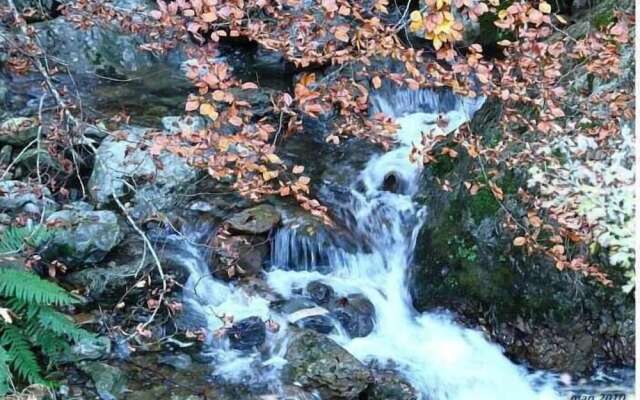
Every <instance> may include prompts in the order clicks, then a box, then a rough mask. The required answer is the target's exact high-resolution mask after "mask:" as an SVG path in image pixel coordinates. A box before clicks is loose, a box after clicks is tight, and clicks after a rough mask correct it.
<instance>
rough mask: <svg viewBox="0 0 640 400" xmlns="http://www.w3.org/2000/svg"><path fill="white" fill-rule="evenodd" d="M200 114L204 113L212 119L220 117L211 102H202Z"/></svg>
mask: <svg viewBox="0 0 640 400" xmlns="http://www.w3.org/2000/svg"><path fill="white" fill-rule="evenodd" d="M200 114H202V115H204V116H205V117H209V118H211V120H212V121H215V120H216V119H218V112H217V111H216V109H215V107H213V106H212V105H211V104H207V103H203V104H200Z"/></svg>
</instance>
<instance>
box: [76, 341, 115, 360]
mask: <svg viewBox="0 0 640 400" xmlns="http://www.w3.org/2000/svg"><path fill="white" fill-rule="evenodd" d="M109 353H111V340H109V338H108V337H105V336H99V337H89V338H83V339H81V340H80V341H79V342H77V343H76V344H74V345H73V347H72V348H71V358H72V360H73V361H82V360H98V359H100V358H104V357H107V356H108V355H109Z"/></svg>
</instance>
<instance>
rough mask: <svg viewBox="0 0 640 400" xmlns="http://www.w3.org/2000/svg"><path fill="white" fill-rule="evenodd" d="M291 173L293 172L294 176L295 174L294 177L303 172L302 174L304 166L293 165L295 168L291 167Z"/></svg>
mask: <svg viewBox="0 0 640 400" xmlns="http://www.w3.org/2000/svg"><path fill="white" fill-rule="evenodd" d="M291 172H293V173H294V174H296V175H299V174H301V173H303V172H304V166H302V165H295V166H294V167H293V169H292V170H291Z"/></svg>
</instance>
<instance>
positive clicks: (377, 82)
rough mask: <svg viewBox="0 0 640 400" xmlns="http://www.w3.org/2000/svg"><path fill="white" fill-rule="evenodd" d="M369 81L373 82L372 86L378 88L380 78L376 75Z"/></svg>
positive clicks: (380, 84) (380, 83) (380, 82)
mask: <svg viewBox="0 0 640 400" xmlns="http://www.w3.org/2000/svg"><path fill="white" fill-rule="evenodd" d="M371 83H373V87H374V88H376V89H379V88H380V86H382V80H381V79H380V77H379V76H377V75H376V76H374V77H373V79H372V80H371Z"/></svg>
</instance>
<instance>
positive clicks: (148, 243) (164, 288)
mask: <svg viewBox="0 0 640 400" xmlns="http://www.w3.org/2000/svg"><path fill="white" fill-rule="evenodd" d="M111 196H112V197H113V200H114V201H115V203H116V204H117V205H118V207H119V208H120V210H122V213H123V214H124V216H125V217H126V218H127V221H129V224H130V225H131V227H133V229H134V230H135V231H136V232H137V233H138V234H139V235H140V237H141V238H142V240H143V241H144V244H145V246H146V247H147V249H149V252H150V253H151V257H152V258H153V262H154V263H155V264H156V269H157V270H158V274H159V275H160V279H161V280H162V291H161V292H160V298H159V299H158V305H157V306H156V307H155V308H154V310H153V312H152V313H151V316H149V319H147V321H145V322H144V323H143V324H142V325H141V326H140V328H141V329H144V328H146V327H147V326H149V324H151V322H153V320H154V318H155V316H156V314H157V313H158V310H159V309H160V306H161V305H162V301H163V300H164V295H165V293H166V292H167V280H166V278H165V275H164V270H163V268H162V263H161V262H160V258H159V257H158V253H156V250H155V249H154V248H153V245H152V244H151V241H149V238H148V237H147V235H146V234H145V233H144V231H143V230H142V229H140V227H139V226H138V224H136V221H134V220H133V218H132V217H131V215H130V214H129V212H128V211H127V209H126V208H125V206H124V205H123V204H122V202H121V201H120V199H119V198H118V196H117V195H116V193H115V190H114V189H113V188H111ZM136 334H137V332H134V333H132V334H131V335H130V336H129V337H128V338H131V337H132V336H135V335H136Z"/></svg>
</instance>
